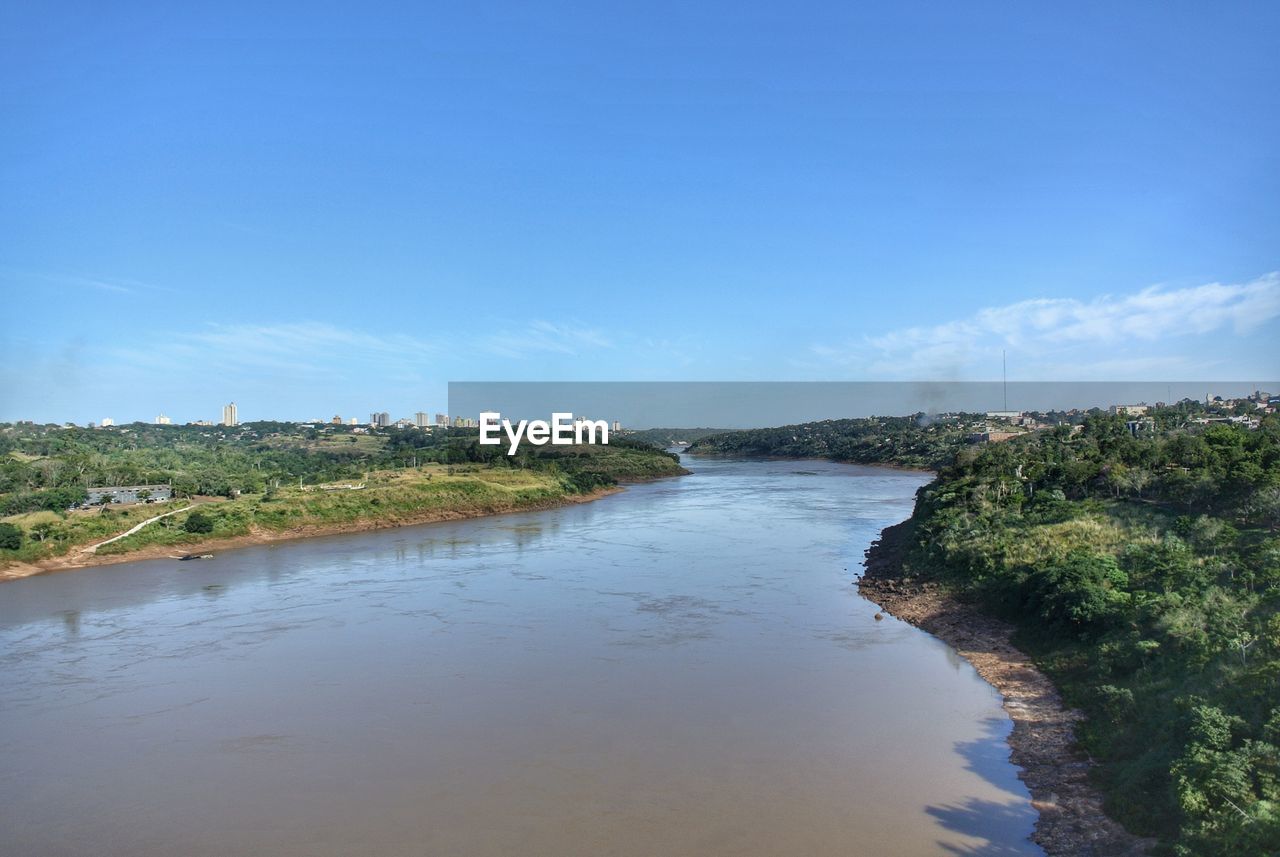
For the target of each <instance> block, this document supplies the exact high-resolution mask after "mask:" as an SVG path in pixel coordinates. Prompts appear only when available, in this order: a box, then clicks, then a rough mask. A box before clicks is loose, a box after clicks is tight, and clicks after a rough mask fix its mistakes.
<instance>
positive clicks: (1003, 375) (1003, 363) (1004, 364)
mask: <svg viewBox="0 0 1280 857" xmlns="http://www.w3.org/2000/svg"><path fill="white" fill-rule="evenodd" d="M1005 355H1006V352H1005V350H1004V349H1003V348H1001V349H1000V379H1001V384H1002V385H1003V387H1004V408H1003V409H1004V410H1006V411H1007V410H1009V361H1008V360H1007V359H1006V356H1005Z"/></svg>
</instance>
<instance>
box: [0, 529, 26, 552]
mask: <svg viewBox="0 0 1280 857" xmlns="http://www.w3.org/2000/svg"><path fill="white" fill-rule="evenodd" d="M20 547H22V530H20V529H18V528H17V527H15V526H14V525H13V524H5V523H0V550H10V551H16V550H17V549H18V548H20Z"/></svg>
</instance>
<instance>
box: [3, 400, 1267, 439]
mask: <svg viewBox="0 0 1280 857" xmlns="http://www.w3.org/2000/svg"><path fill="white" fill-rule="evenodd" d="M1184 401H1185V402H1192V401H1194V400H1191V399H1186V400H1184ZM1198 404H1199V405H1202V406H1203V413H1201V414H1200V415H1197V416H1193V417H1191V418H1190V419H1189V422H1191V423H1195V424H1202V425H1207V424H1211V423H1234V424H1237V425H1240V426H1243V427H1245V428H1257V427H1258V424H1259V420H1260V418H1261V417H1262V416H1263V415H1264V414H1272V413H1276V410H1277V408H1278V407H1280V395H1276V394H1272V393H1268V392H1265V391H1262V390H1256V391H1254V392H1253V393H1251V394H1249V395H1248V396H1244V397H1223V396H1215V395H1212V394H1209V395H1206V396H1205V398H1204V401H1203V402H1201V403H1198ZM1167 407H1171V405H1169V404H1166V403H1165V402H1154V403H1151V404H1148V403H1146V402H1138V403H1134V404H1121V403H1117V404H1112V405H1110V406H1108V407H1107V408H1105V409H1101V408H1072V409H1067V410H1061V411H1047V412H1046V411H1030V410H1027V411H1022V410H998V411H987V412H986V413H985V417H984V418H983V419H981V420H980V421H979V422H978V423H977V424H974V425H973V426H972V428H973V432H972V435H971V437H970V440H971V441H974V442H990V443H998V442H1000V441H1004V440H1008V439H1010V438H1014V437H1017V436H1019V435H1021V434H1025V433H1026V432H1030V431H1035V430H1038V429H1045V428H1051V427H1053V426H1055V425H1058V424H1061V423H1070V424H1073V425H1075V426H1076V427H1077V428H1078V427H1079V426H1080V425H1081V424H1082V422H1083V420H1084V418H1085V417H1086V416H1087V415H1089V414H1090V413H1093V412H1096V411H1098V410H1105V411H1106V412H1108V413H1110V414H1112V415H1116V416H1124V417H1129V418H1130V419H1128V420H1127V421H1126V427H1127V428H1128V430H1129V432H1130V433H1131V434H1132V435H1133V436H1134V437H1143V436H1149V435H1150V434H1152V433H1153V432H1154V430H1155V422H1154V420H1153V419H1152V418H1151V417H1150V416H1149V414H1150V413H1151V412H1152V411H1154V410H1157V409H1162V408H1167ZM931 416H934V417H937V418H940V419H950V418H955V417H972V416H973V414H970V413H959V412H957V413H950V412H947V413H938V414H932V415H931ZM581 419H588V418H587V417H581ZM140 422H141V421H139V420H135V421H133V422H132V424H138V423H140ZM242 422H263V423H279V424H288V425H296V426H298V427H300V428H303V429H328V430H333V429H334V428H337V427H342V428H343V430H345V431H347V432H350V433H353V434H367V433H368V432H369V431H370V430H377V429H417V430H421V431H427V432H430V431H433V430H435V429H445V428H463V429H467V428H478V427H479V420H478V418H477V417H464V416H456V415H455V416H450V415H448V414H444V413H438V412H437V413H435V414H434V415H433V414H431V413H428V412H427V411H418V412H416V413H415V414H414V415H413V416H412V417H400V418H398V419H394V420H393V419H392V418H391V414H390V412H388V411H374V412H372V413H370V414H369V416H368V419H367V420H361V419H359V418H358V417H343V416H342V415H341V414H334V415H333V416H331V417H329V418H328V419H325V418H321V417H315V418H313V419H308V420H280V419H273V418H261V419H258V420H249V421H242V420H241V418H240V411H239V407H238V406H237V405H236V403H235V402H228V403H227V404H225V405H223V406H222V416H221V418H220V419H219V420H217V421H213V420H191V421H188V422H186V423H175V422H174V421H173V420H172V419H171V418H170V417H169V416H167V415H165V414H163V413H160V414H157V415H156V416H155V418H154V420H153V421H152V423H153V424H154V425H158V426H169V425H187V426H197V427H198V426H206V427H236V426H239V425H241V423H242ZM605 422H606V423H607V424H608V425H609V429H610V431H611V432H614V433H622V432H625V431H626V429H624V428H623V424H622V421H621V420H606V421H605ZM818 422H821V421H818ZM14 424H16V425H34V424H35V423H34V421H32V420H17V421H15V423H14ZM130 424H131V423H117V422H116V420H114V419H113V418H111V417H103V418H102V419H101V420H98V421H96V422H89V423H87V424H86V425H85V426H84V427H85V428H119V427H124V426H127V425H130ZM0 425H3V424H2V423H0ZM46 425H47V426H49V427H53V428H80V427H81V426H80V425H79V424H77V423H74V422H64V423H47V424H46Z"/></svg>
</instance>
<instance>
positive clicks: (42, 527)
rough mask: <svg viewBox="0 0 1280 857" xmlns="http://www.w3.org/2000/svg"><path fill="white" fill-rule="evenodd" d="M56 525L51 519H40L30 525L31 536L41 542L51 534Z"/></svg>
mask: <svg viewBox="0 0 1280 857" xmlns="http://www.w3.org/2000/svg"><path fill="white" fill-rule="evenodd" d="M57 528H58V525H57V524H55V523H54V522H53V521H40V522H38V523H36V524H33V525H32V526H31V537H32V538H34V539H35V540H36V541H38V542H43V541H44V540H46V539H47V538H49V536H51V535H53V533H54V531H55V530H56V529H57Z"/></svg>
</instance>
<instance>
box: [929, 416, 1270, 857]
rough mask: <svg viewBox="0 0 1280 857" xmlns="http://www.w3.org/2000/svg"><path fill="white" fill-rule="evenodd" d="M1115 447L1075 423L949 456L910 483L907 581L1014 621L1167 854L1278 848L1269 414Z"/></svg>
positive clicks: (1118, 436)
mask: <svg viewBox="0 0 1280 857" xmlns="http://www.w3.org/2000/svg"><path fill="white" fill-rule="evenodd" d="M1157 416H1158V417H1159V420H1158V422H1159V424H1160V425H1162V426H1164V428H1163V429H1162V430H1160V431H1159V432H1157V433H1155V434H1154V435H1153V436H1151V437H1140V438H1139V437H1134V436H1132V433H1131V432H1130V431H1129V430H1128V429H1127V428H1126V423H1125V420H1124V418H1122V417H1112V416H1106V415H1100V414H1098V415H1093V416H1090V417H1088V418H1087V419H1085V421H1084V423H1083V429H1082V430H1080V431H1078V432H1073V431H1072V430H1071V428H1070V427H1068V426H1065V425H1064V426H1060V427H1058V428H1055V429H1052V430H1047V431H1040V432H1035V433H1031V434H1029V435H1027V436H1026V437H1023V438H1015V439H1013V440H1010V441H1008V442H1005V443H994V444H984V445H981V446H975V447H969V448H966V449H964V450H962V451H961V452H960V453H959V454H958V456H957V457H956V459H955V460H954V462H953V463H951V464H949V465H947V466H945V467H944V468H943V469H942V470H941V472H940V473H939V475H938V478H937V479H936V480H935V481H934V482H933V483H932V484H931V485H929V486H928V487H927V488H925V489H924V490H922V492H921V494H920V497H919V499H918V503H917V509H916V513H915V515H914V517H913V520H914V536H913V539H914V543H915V547H914V548H913V549H912V550H911V551H910V553H909V554H908V557H907V560H906V562H905V566H906V571H907V573H908V574H909V575H914V576H916V577H920V578H925V579H930V580H936V581H941V582H943V583H944V584H946V585H947V586H949V587H950V588H952V589H953V590H954V591H955V592H956V593H957V594H959V595H961V596H962V597H965V598H971V599H974V600H976V601H978V602H980V603H982V604H983V605H985V606H986V607H987V608H988V609H990V610H992V611H994V612H996V613H998V614H1000V615H1001V616H1004V617H1006V618H1008V619H1010V620H1012V621H1013V622H1015V623H1016V624H1017V626H1018V627H1019V628H1020V629H1021V631H1020V638H1019V643H1020V644H1021V645H1022V646H1023V647H1024V648H1025V649H1026V650H1027V651H1029V652H1031V653H1032V654H1033V655H1035V656H1036V657H1037V659H1038V660H1039V661H1040V663H1041V664H1042V665H1043V666H1044V668H1045V669H1046V670H1047V671H1048V672H1049V674H1050V675H1051V676H1052V677H1053V678H1054V680H1055V681H1056V682H1057V684H1058V685H1059V687H1060V688H1061V689H1062V690H1063V692H1064V694H1065V695H1066V697H1067V700H1068V702H1069V703H1070V704H1072V705H1075V706H1078V707H1080V708H1082V709H1083V710H1085V711H1086V713H1087V714H1088V720H1087V721H1086V724H1085V727H1084V729H1083V733H1082V734H1081V735H1080V739H1081V742H1082V744H1083V747H1084V748H1085V749H1086V750H1087V751H1088V752H1089V753H1090V755H1091V756H1093V757H1094V758H1095V759H1096V760H1097V761H1098V762H1099V763H1100V764H1099V767H1098V774H1099V777H1100V779H1101V783H1100V784H1101V785H1102V787H1103V789H1104V793H1105V794H1106V796H1107V798H1108V806H1109V810H1110V811H1111V812H1112V813H1113V814H1114V815H1115V816H1116V817H1117V818H1118V819H1120V820H1121V821H1123V822H1124V823H1125V824H1126V825H1128V826H1129V827H1130V828H1131V829H1133V830H1135V831H1136V832H1139V833H1144V834H1153V835H1157V836H1159V837H1160V838H1161V840H1162V841H1163V842H1165V843H1169V847H1170V848H1172V850H1173V852H1174V853H1177V854H1185V855H1223V857H1226V855H1240V854H1263V853H1274V852H1275V851H1276V850H1277V849H1280V804H1278V803H1277V802H1278V801H1280V749H1278V748H1280V538H1278V537H1277V529H1278V528H1280V419H1278V418H1277V417H1275V416H1267V417H1264V418H1263V419H1262V420H1261V423H1260V426H1259V427H1258V428H1257V429H1253V430H1250V429H1247V428H1245V427H1243V426H1240V425H1233V424H1214V425H1207V426H1187V427H1181V428H1175V427H1173V426H1175V425H1177V424H1178V420H1177V418H1176V414H1169V413H1166V414H1158V415H1157Z"/></svg>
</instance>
